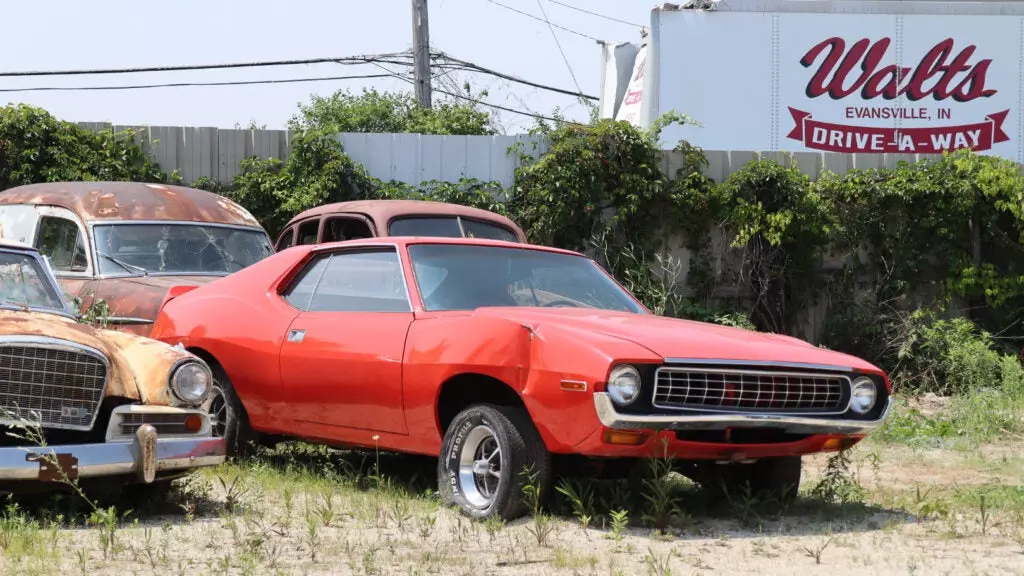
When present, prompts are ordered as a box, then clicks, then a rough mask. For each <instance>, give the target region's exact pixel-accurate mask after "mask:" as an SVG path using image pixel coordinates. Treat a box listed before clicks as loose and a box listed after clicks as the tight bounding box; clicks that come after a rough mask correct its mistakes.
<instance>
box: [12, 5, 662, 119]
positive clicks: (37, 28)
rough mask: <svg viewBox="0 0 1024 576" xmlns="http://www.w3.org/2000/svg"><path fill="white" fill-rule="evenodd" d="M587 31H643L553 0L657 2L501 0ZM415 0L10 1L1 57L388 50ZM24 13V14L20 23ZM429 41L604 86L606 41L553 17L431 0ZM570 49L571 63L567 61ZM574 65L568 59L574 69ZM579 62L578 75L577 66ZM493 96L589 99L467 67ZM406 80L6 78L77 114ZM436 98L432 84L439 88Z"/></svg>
mask: <svg viewBox="0 0 1024 576" xmlns="http://www.w3.org/2000/svg"><path fill="white" fill-rule="evenodd" d="M495 1H500V2H501V3H502V4H505V5H507V6H509V7H511V8H514V9H516V10H519V11H521V12H525V13H528V14H531V15H533V16H535V17H537V18H541V19H542V18H543V16H542V14H543V13H546V15H547V17H548V19H550V21H551V22H552V23H553V24H557V25H559V26H562V27H564V28H569V29H572V30H574V31H576V32H578V33H579V34H583V35H586V36H590V37H592V38H595V39H600V40H606V41H612V42H624V41H629V42H636V41H639V40H640V31H639V28H637V27H636V26H631V25H627V24H623V23H619V22H614V21H611V20H607V19H605V18H600V17H597V16H592V15H589V14H585V13H583V12H580V11H577V10H573V9H571V8H568V7H566V6H563V5H559V4H558V3H557V2H562V3H563V4H569V5H572V6H575V7H578V8H583V9H586V10H589V11H591V12H595V13H598V14H602V15H605V16H609V17H612V18H618V19H621V20H624V21H627V22H630V23H634V24H639V25H649V24H650V12H651V9H652V8H654V6H655V5H656V3H655V2H639V1H637V0H495ZM411 4H412V2H411V0H374V1H370V0H363V1H354V0H335V1H333V2H331V1H327V0H320V1H312V0H290V1H288V2H284V1H269V0H248V1H245V2H242V1H238V0H175V1H174V2H168V1H163V2H158V1H154V0H98V1H92V2H82V1H80V0H34V1H33V2H9V3H5V6H4V9H5V10H4V11H5V18H4V20H5V21H6V22H7V23H8V26H6V27H5V29H4V40H5V43H6V44H7V46H8V47H9V48H8V49H7V50H4V51H3V52H2V53H0V71H26V70H70V69H96V68H131V67H148V66H174V65H192V64H220V63H232V62H251V61H261V60H291V59H311V58H326V57H331V58H333V57H343V56H352V55H358V54H376V53H391V52H401V51H404V50H408V49H410V48H411V46H412V9H411ZM542 10H543V12H542ZM19 22H20V23H23V24H22V25H17V24H16V23H19ZM429 23H430V44H431V47H432V49H433V50H435V51H437V50H440V51H443V52H446V53H448V54H450V55H451V56H453V57H456V58H460V59H462V60H466V61H470V62H473V63H475V64H479V65H481V66H484V67H487V68H490V69H493V70H496V71H500V72H503V73H506V74H509V75H514V76H518V77H521V78H524V79H528V80H531V81H533V82H537V83H540V84H545V85H551V86H557V87H560V88H564V89H568V90H574V91H575V90H576V83H577V82H578V85H579V89H581V90H582V91H583V93H585V94H590V95H594V96H597V95H598V91H599V84H600V78H601V49H600V46H599V45H598V44H597V42H595V40H593V39H590V38H585V37H582V36H580V35H578V34H574V33H571V32H568V31H565V30H561V29H558V28H555V30H554V34H555V35H557V38H558V43H560V44H561V48H562V50H564V53H565V58H564V59H563V57H562V55H561V53H560V51H559V47H558V44H556V41H555V38H554V37H553V36H552V31H551V29H550V28H549V27H548V25H547V24H546V23H545V22H544V21H543V20H536V19H532V18H530V17H529V16H524V15H522V14H519V13H517V12H514V11H512V10H509V9H507V8H504V7H501V6H498V5H496V4H494V3H492V2H491V1H489V0H429ZM566 60H567V61H568V66H567V65H566ZM570 68H571V70H572V73H570ZM381 72H382V70H380V69H379V68H377V67H375V66H374V65H372V64H367V65H358V66H340V65H338V64H333V63H332V64H315V65H304V66H288V67H274V68H249V69H234V70H201V71H181V72H160V73H137V74H121V75H95V76H70V77H68V76H61V77H22V78H9V77H0V90H3V89H12V88H29V87H32V88H36V87H46V86H109V85H130V84H159V83H169V82H223V81H238V80H243V81H245V80H264V79H280V78H300V77H314V76H343V75H356V74H375V73H381ZM573 75H575V81H574V79H573ZM457 79H458V80H459V83H460V84H461V82H462V81H463V80H465V81H469V82H470V84H471V86H472V87H473V90H474V91H477V90H481V89H485V90H487V91H488V94H487V96H486V97H485V100H487V101H488V102H491V103H494V104H498V105H501V106H505V107H507V108H514V109H517V110H523V111H528V112H533V113H537V114H544V115H550V113H551V112H552V110H554V109H555V108H556V107H559V108H560V109H561V111H562V113H563V114H565V115H566V116H567V117H568V118H570V119H576V120H583V119H585V118H586V116H587V110H586V108H585V107H584V106H582V105H581V104H579V103H578V102H577V100H576V99H575V98H573V97H571V96H565V95H560V94H556V93H552V92H547V91H542V90H539V89H536V88H532V87H528V86H522V85H519V84H514V83H510V82H508V81H506V80H501V79H498V78H494V77H491V76H487V75H482V74H471V73H459V74H458V75H457ZM363 87H367V88H371V87H372V88H376V89H378V90H411V86H410V85H409V84H406V83H404V82H402V81H401V80H398V79H390V78H385V79H364V80H341V81H326V82H310V83H296V84H276V85H275V84H270V85H249V86H215V87H206V86H204V87H175V88H153V89H141V90H112V91H92V92H84V91H62V92H0V100H2V101H4V103H5V104H15V103H27V104H31V105H34V106H39V107H42V108H45V109H46V110H48V111H49V112H50V113H52V114H54V115H55V116H57V117H58V118H60V119H63V120H69V121H73V122H111V123H113V124H118V125H150V126H212V127H217V128H234V127H236V126H241V127H246V126H248V125H250V123H255V124H256V125H257V126H265V127H266V128H271V129H275V128H284V127H286V123H287V121H288V119H289V118H291V117H292V115H293V114H295V112H296V111H297V106H298V104H299V103H300V102H308V100H309V97H310V95H311V94H320V95H324V96H326V95H329V94H331V93H333V92H335V91H336V90H339V89H345V88H348V89H351V90H352V91H353V92H358V91H360V90H361V89H362V88H363ZM435 98H436V95H435ZM498 118H499V122H500V123H501V125H502V126H503V127H504V130H505V131H506V132H507V133H510V134H515V133H521V132H524V131H526V130H527V129H528V128H529V127H530V126H531V125H532V123H533V120H532V119H531V118H528V117H524V116H519V115H516V114H512V113H509V112H500V111H499V112H498Z"/></svg>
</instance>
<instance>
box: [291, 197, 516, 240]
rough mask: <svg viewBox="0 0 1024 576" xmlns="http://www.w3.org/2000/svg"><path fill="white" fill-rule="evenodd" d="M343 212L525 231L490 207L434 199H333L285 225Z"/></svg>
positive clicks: (380, 218) (384, 219)
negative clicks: (458, 219)
mask: <svg viewBox="0 0 1024 576" xmlns="http://www.w3.org/2000/svg"><path fill="white" fill-rule="evenodd" d="M344 212H356V213H359V214H365V215H366V216H369V217H370V218H371V219H373V220H374V221H376V222H388V221H390V220H391V219H392V218H394V217H396V216H462V217H464V218H472V219H475V220H485V221H488V222H493V223H495V224H500V225H503V226H505V227H507V228H510V229H511V230H513V231H515V233H516V235H517V236H520V237H521V238H523V237H524V236H523V231H522V230H521V229H520V228H519V226H518V225H516V223H515V222H513V221H512V220H510V219H508V218H506V217H505V216H502V215H501V214H498V213H496V212H491V211H490V210H484V209H482V208H473V207H471V206H463V205H461V204H451V203H448V202H435V201H432V200H353V201H350V202H334V203H332V204H324V205H322V206H317V207H315V208H310V209H308V210H305V211H303V212H300V213H299V214H298V215H296V216H295V217H293V218H292V219H291V220H289V221H288V223H287V224H285V225H284V227H283V228H282V229H284V228H288V227H289V226H291V225H292V224H295V223H296V222H298V221H299V220H305V219H306V218H312V217H315V216H324V215H329V214H337V213H344Z"/></svg>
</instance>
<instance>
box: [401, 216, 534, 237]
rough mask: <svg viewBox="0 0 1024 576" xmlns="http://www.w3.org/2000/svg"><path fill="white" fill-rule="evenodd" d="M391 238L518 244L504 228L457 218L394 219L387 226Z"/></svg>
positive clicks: (512, 234)
mask: <svg viewBox="0 0 1024 576" xmlns="http://www.w3.org/2000/svg"><path fill="white" fill-rule="evenodd" d="M388 234H390V235H391V236H429V237H433V238H463V237H466V238H485V239H488V240H504V241H506V242H518V241H519V238H517V237H516V235H515V233H514V232H512V231H511V230H509V229H508V228H506V227H504V226H500V225H498V224H492V223H490V222H483V221H480V220H473V219H470V218H462V217H458V216H430V217H423V216H410V217H405V218H395V219H394V220H392V221H391V223H390V224H389V225H388Z"/></svg>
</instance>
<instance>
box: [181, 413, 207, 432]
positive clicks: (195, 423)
mask: <svg viewBox="0 0 1024 576" xmlns="http://www.w3.org/2000/svg"><path fill="white" fill-rule="evenodd" d="M202 428H203V418H202V417H201V416H200V415H198V414H189V415H188V416H185V430H188V431H189V432H199V431H200V430H201V429H202Z"/></svg>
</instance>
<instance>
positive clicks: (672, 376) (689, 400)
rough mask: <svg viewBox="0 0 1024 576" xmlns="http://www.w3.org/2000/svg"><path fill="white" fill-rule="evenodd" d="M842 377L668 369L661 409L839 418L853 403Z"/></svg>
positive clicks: (659, 381) (657, 394)
mask: <svg viewBox="0 0 1024 576" xmlns="http://www.w3.org/2000/svg"><path fill="white" fill-rule="evenodd" d="M849 387H850V381H849V379H848V378H847V377H846V376H843V375H840V374H828V373H811V372H771V371H759V370H743V369H716V368H696V367H694V368H690V367H662V368H659V369H658V370H657V372H656V375H655V384H654V399H653V402H652V404H653V405H654V406H655V407H657V408H664V409H685V410H704V411H712V412H773V413H779V412H796V413H817V414H835V413H839V412H842V411H843V408H845V406H844V404H845V403H846V402H848V401H849V400H848V398H849V392H848V390H849Z"/></svg>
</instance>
